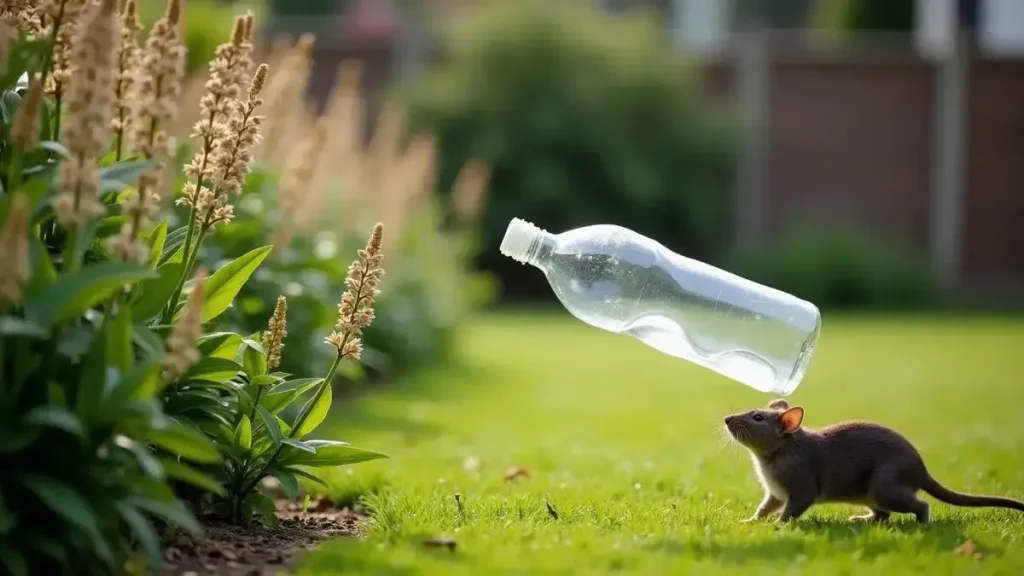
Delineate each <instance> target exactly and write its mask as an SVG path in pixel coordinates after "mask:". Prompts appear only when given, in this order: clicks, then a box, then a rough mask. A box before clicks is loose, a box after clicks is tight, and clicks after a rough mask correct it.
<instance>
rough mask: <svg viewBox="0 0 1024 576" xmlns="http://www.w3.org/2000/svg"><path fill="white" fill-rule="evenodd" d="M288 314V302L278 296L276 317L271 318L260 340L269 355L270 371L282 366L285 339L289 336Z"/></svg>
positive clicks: (275, 309)
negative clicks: (287, 327) (287, 326)
mask: <svg viewBox="0 0 1024 576" xmlns="http://www.w3.org/2000/svg"><path fill="white" fill-rule="evenodd" d="M287 312H288V301H287V300H286V299H285V297H284V296H278V297H277V305H276V306H274V315H273V316H271V317H270V323H269V324H268V325H267V329H266V330H265V331H264V332H263V337H262V338H261V340H260V341H261V343H262V344H263V349H264V350H265V351H266V353H267V369H269V370H273V369H274V368H277V367H278V366H280V365H281V351H282V350H284V339H285V337H286V336H288V330H287V329H286V324H287V321H286V319H285V318H286V316H287Z"/></svg>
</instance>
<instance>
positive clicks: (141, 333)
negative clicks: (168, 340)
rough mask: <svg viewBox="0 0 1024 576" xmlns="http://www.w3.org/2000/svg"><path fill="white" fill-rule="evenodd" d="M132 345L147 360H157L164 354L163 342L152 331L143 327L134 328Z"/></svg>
mask: <svg viewBox="0 0 1024 576" xmlns="http://www.w3.org/2000/svg"><path fill="white" fill-rule="evenodd" d="M134 343H135V345H136V346H138V347H139V349H140V350H142V353H143V356H144V357H145V358H147V359H149V360H157V359H159V358H161V357H162V356H163V354H164V341H163V339H162V338H160V336H159V335H158V334H157V333H156V332H154V331H153V330H151V329H149V328H146V327H145V326H136V327H135V338H134Z"/></svg>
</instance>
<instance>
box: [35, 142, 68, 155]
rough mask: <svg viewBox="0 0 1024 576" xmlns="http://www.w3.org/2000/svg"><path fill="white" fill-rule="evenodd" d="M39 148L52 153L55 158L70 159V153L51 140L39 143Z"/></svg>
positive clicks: (61, 145)
mask: <svg viewBox="0 0 1024 576" xmlns="http://www.w3.org/2000/svg"><path fill="white" fill-rule="evenodd" d="M39 148H41V149H42V150H46V151H47V152H53V153H54V154H56V155H57V156H60V157H61V158H62V159H64V160H70V159H71V151H70V150H68V149H67V147H65V146H64V145H63V144H61V143H60V142H54V141H53V140H45V141H43V142H40V143H39Z"/></svg>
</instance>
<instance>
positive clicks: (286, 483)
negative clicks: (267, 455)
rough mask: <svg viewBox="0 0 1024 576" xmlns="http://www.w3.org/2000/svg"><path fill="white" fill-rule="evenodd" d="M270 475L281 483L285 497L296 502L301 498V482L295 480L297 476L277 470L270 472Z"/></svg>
mask: <svg viewBox="0 0 1024 576" xmlns="http://www.w3.org/2000/svg"><path fill="white" fill-rule="evenodd" d="M270 475H271V476H273V477H274V478H277V481H278V482H280V483H281V490H283V491H284V495H285V496H287V497H288V499H289V500H293V501H294V500H295V499H296V498H298V497H299V481H298V480H296V479H295V474H292V473H291V472H289V471H287V470H281V469H280V468H275V469H273V470H271V471H270Z"/></svg>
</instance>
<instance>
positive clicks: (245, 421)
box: [235, 414, 252, 451]
mask: <svg viewBox="0 0 1024 576" xmlns="http://www.w3.org/2000/svg"><path fill="white" fill-rule="evenodd" d="M235 446H238V447H239V448H241V449H242V450H245V451H249V450H252V422H251V421H250V420H249V416H247V415H245V414H243V415H242V419H241V420H240V421H239V422H238V426H236V427H235Z"/></svg>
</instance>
